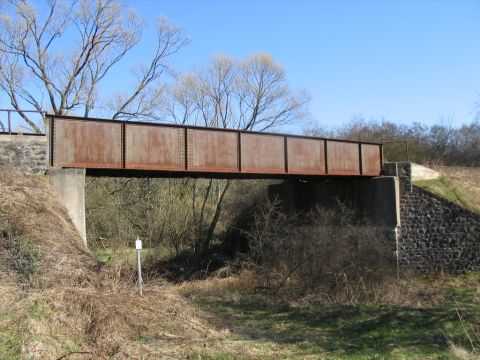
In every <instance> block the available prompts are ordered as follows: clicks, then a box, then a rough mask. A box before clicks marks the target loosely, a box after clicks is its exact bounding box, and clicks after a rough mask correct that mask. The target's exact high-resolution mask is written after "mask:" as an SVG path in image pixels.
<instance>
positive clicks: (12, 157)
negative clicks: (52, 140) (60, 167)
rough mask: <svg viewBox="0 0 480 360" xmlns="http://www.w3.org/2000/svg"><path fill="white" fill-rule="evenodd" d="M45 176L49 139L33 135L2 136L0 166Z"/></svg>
mask: <svg viewBox="0 0 480 360" xmlns="http://www.w3.org/2000/svg"><path fill="white" fill-rule="evenodd" d="M2 165H3V166H12V167H14V168H15V169H16V170H17V171H21V172H25V173H33V174H44V173H45V171H46V169H47V138H46V136H32V135H4V134H2V135H0V166H2Z"/></svg>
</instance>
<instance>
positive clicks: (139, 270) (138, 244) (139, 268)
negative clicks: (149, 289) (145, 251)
mask: <svg viewBox="0 0 480 360" xmlns="http://www.w3.org/2000/svg"><path fill="white" fill-rule="evenodd" d="M135 249H136V250H137V275H138V277H137V281H138V290H139V291H140V296H143V279H142V263H141V259H140V252H141V251H142V240H140V239H139V237H138V236H137V240H135Z"/></svg>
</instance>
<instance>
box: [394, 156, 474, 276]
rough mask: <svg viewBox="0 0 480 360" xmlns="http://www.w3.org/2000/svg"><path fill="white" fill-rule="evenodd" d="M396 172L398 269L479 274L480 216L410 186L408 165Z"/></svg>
mask: <svg viewBox="0 0 480 360" xmlns="http://www.w3.org/2000/svg"><path fill="white" fill-rule="evenodd" d="M396 168H397V169H396V171H397V174H398V176H399V178H400V223H401V224H400V229H399V233H398V237H397V257H398V265H399V268H400V269H403V270H411V271H414V272H417V273H432V272H440V271H443V272H447V273H453V274H459V273H465V272H470V271H480V215H479V214H476V213H474V212H471V211H469V210H467V209H465V208H463V207H461V206H459V205H457V204H455V203H452V202H450V201H448V200H445V199H443V198H441V197H439V196H436V195H434V194H432V193H430V192H428V191H425V190H423V189H421V188H419V187H417V186H415V185H413V184H412V181H411V178H412V177H411V164H410V163H398V164H396Z"/></svg>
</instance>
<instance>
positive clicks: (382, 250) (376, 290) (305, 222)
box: [242, 203, 404, 303]
mask: <svg viewBox="0 0 480 360" xmlns="http://www.w3.org/2000/svg"><path fill="white" fill-rule="evenodd" d="M390 235H391V234H389V231H388V229H385V228H382V227H378V226H373V225H371V224H368V222H366V221H358V219H357V218H356V216H355V214H354V213H353V212H352V211H351V210H349V209H348V208H346V207H345V206H343V205H342V204H339V206H338V207H337V208H336V209H333V210H327V209H321V208H317V209H314V210H312V211H310V212H309V213H304V214H293V215H292V214H287V213H286V212H284V211H283V210H282V208H281V206H280V205H279V204H278V203H268V204H267V205H265V206H264V207H263V209H262V210H261V211H260V212H259V213H258V214H257V216H256V218H255V222H254V225H253V228H252V230H251V231H250V233H249V243H250V253H249V255H248V256H247V258H246V259H245V261H244V262H243V264H242V266H243V267H244V268H247V269H251V270H252V271H254V272H255V273H256V274H257V276H258V277H259V279H261V282H262V284H261V285H258V286H257V288H258V289H264V290H265V291H267V292H269V293H271V294H274V295H281V293H285V292H287V293H288V292H291V293H294V294H296V295H299V296H304V295H307V294H309V293H315V294H316V296H317V297H318V296H321V298H322V299H324V300H328V301H338V302H342V303H355V302H358V301H363V300H368V301H375V302H378V301H381V299H383V298H384V297H386V296H390V297H395V296H401V293H402V292H403V290H404V289H403V287H402V288H401V289H400V288H399V289H397V287H396V285H398V284H399V283H400V282H399V281H396V282H394V283H393V284H392V283H391V281H390V279H392V278H394V277H396V270H395V261H394V240H393V239H391V238H390ZM387 279H388V281H387ZM386 287H391V289H388V291H385V290H386Z"/></svg>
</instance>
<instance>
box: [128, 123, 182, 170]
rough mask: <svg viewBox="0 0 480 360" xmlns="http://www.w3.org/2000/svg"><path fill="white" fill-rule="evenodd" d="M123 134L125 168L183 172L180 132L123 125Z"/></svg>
mask: <svg viewBox="0 0 480 360" xmlns="http://www.w3.org/2000/svg"><path fill="white" fill-rule="evenodd" d="M125 135H126V136H125V144H126V147H125V150H126V151H125V168H127V169H146V170H169V171H181V170H185V145H184V144H185V143H184V141H185V130H184V129H182V128H174V127H166V126H152V125H148V124H145V125H143V124H141V125H139V124H128V123H127V124H126V128H125Z"/></svg>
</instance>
